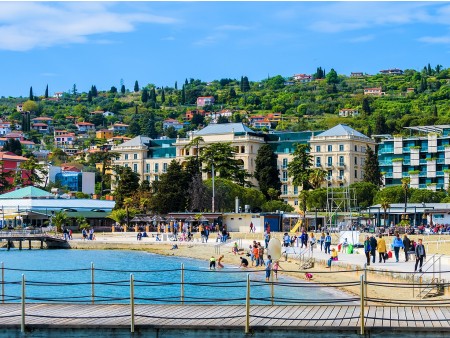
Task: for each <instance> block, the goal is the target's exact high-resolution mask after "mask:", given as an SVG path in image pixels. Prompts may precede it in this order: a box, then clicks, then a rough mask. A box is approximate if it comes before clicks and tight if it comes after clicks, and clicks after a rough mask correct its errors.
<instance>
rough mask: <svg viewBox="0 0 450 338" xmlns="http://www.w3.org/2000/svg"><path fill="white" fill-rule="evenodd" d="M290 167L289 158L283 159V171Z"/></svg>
mask: <svg viewBox="0 0 450 338" xmlns="http://www.w3.org/2000/svg"><path fill="white" fill-rule="evenodd" d="M287 166H288V159H287V158H283V169H286V168H287Z"/></svg>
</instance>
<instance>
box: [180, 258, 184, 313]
mask: <svg viewBox="0 0 450 338" xmlns="http://www.w3.org/2000/svg"><path fill="white" fill-rule="evenodd" d="M180 287H181V290H180V300H181V304H184V264H183V263H181V285H180Z"/></svg>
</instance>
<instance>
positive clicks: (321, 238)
mask: <svg viewBox="0 0 450 338" xmlns="http://www.w3.org/2000/svg"><path fill="white" fill-rule="evenodd" d="M325 237H326V236H325V233H324V232H322V234H321V235H320V239H319V241H320V251H322V249H323V247H324V245H325ZM325 253H326V252H325Z"/></svg>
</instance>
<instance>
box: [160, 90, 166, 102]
mask: <svg viewBox="0 0 450 338" xmlns="http://www.w3.org/2000/svg"><path fill="white" fill-rule="evenodd" d="M161 102H162V103H164V102H166V94H165V93H164V88H163V89H162V91H161Z"/></svg>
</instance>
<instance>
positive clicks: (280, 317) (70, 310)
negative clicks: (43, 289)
mask: <svg viewBox="0 0 450 338" xmlns="http://www.w3.org/2000/svg"><path fill="white" fill-rule="evenodd" d="M360 309H361V308H360V306H358V305H331V304H330V305H317V306H315V305H309V306H308V305H275V306H270V305H254V306H251V308H250V313H249V315H250V329H251V331H252V332H258V331H264V330H267V329H270V330H276V331H279V332H285V333H286V332H290V331H293V330H295V332H296V333H297V334H298V333H299V332H300V331H314V332H318V331H320V332H323V333H324V335H323V336H324V337H325V336H326V335H328V336H329V335H330V333H331V332H338V331H345V332H347V335H346V336H348V337H351V336H355V337H356V336H358V335H361V332H360V328H361V318H362V317H361V313H360ZM24 312H25V316H24V319H23V320H24V325H25V327H26V329H25V331H26V332H32V331H33V330H36V329H39V328H41V329H42V328H45V329H46V330H51V329H57V330H61V329H70V330H72V332H73V331H74V330H89V329H101V330H103V329H116V330H117V329H119V330H120V329H122V330H123V331H124V332H125V331H128V332H130V325H132V324H131V323H132V313H133V312H134V318H133V325H134V330H136V332H138V331H142V332H145V330H149V329H159V330H163V329H170V330H187V331H189V330H196V331H195V332H197V334H199V332H200V331H202V330H205V332H206V331H207V330H225V331H226V330H229V331H230V330H231V331H233V332H241V334H239V335H242V336H244V327H245V322H246V307H245V305H145V304H139V305H135V306H134V308H133V309H132V308H131V306H130V305H127V304H108V305H101V304H98V305H97V304H30V303H28V304H26V306H25V311H24ZM363 318H364V321H365V323H364V328H365V329H364V330H365V331H364V332H365V333H364V335H365V334H366V333H369V332H370V333H371V336H372V334H375V333H376V332H386V330H393V331H395V333H396V335H397V336H398V337H402V332H405V334H411V333H412V332H411V331H413V332H415V334H416V335H418V336H420V333H421V332H422V333H424V332H427V336H429V335H428V333H429V332H438V333H439V335H437V336H440V335H441V334H442V336H445V335H448V334H450V307H449V306H367V307H365V308H364V316H363ZM21 323H22V307H21V304H17V303H15V304H8V303H6V304H0V327H1V328H3V329H10V330H12V329H15V330H17V331H19V330H20V328H21ZM134 330H133V331H132V332H134ZM330 330H332V331H330ZM0 331H1V330H0ZM178 332H180V331H178ZM0 336H1V334H0ZM168 336H170V335H168ZM188 336H189V335H188ZM205 336H206V337H207V336H208V334H205ZM318 336H319V337H320V335H318ZM432 336H433V335H432Z"/></svg>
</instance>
